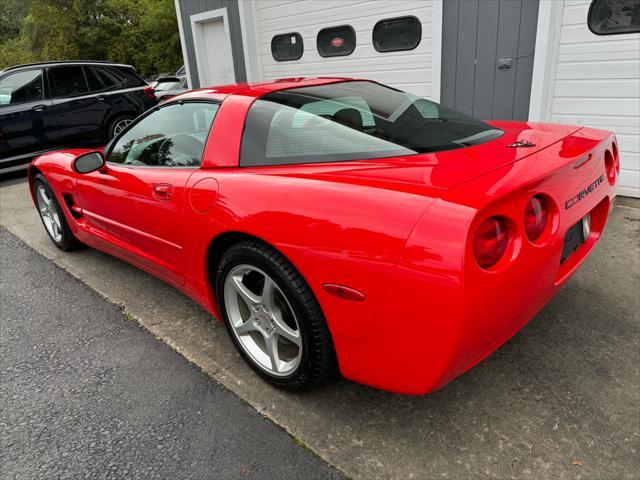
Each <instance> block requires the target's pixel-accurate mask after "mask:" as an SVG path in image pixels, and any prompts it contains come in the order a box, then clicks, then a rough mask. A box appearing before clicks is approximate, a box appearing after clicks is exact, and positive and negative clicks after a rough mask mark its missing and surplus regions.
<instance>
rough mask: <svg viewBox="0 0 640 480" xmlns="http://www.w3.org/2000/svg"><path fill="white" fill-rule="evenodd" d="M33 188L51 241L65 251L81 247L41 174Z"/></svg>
mask: <svg viewBox="0 0 640 480" xmlns="http://www.w3.org/2000/svg"><path fill="white" fill-rule="evenodd" d="M33 190H34V192H35V196H36V203H37V205H38V213H39V214H40V220H42V224H43V225H44V229H45V231H46V232H47V235H49V238H50V239H51V241H52V242H53V243H54V244H55V245H56V247H58V248H59V249H60V250H64V251H65V252H68V251H71V250H76V249H77V248H79V247H80V246H81V245H82V244H81V243H80V242H79V241H78V239H77V238H76V237H75V236H74V235H73V232H72V231H71V229H70V228H69V224H68V223H67V219H66V218H65V216H64V213H63V212H62V209H61V208H60V204H59V203H58V200H57V199H56V196H55V195H54V193H53V190H52V189H51V186H50V185H49V183H48V182H47V181H46V180H45V178H44V177H43V176H42V175H41V174H37V175H36V176H35V178H34V180H33Z"/></svg>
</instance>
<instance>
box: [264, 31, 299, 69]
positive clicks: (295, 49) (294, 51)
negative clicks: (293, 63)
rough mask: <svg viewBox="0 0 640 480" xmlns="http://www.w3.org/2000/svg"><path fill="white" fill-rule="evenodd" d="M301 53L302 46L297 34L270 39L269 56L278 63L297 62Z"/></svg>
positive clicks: (286, 34)
mask: <svg viewBox="0 0 640 480" xmlns="http://www.w3.org/2000/svg"><path fill="white" fill-rule="evenodd" d="M303 51H304V46H303V44H302V37H301V36H300V34H299V33H285V34H283V35H276V36H275V37H273V38H272V39H271V55H273V58H274V60H277V61H278V62H284V61H285V60H298V59H299V58H300V57H302V53H303Z"/></svg>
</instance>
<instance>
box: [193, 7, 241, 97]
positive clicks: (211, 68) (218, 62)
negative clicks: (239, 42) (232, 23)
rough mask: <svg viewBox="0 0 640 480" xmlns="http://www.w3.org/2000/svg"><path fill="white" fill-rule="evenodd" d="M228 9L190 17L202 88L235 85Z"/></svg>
mask: <svg viewBox="0 0 640 480" xmlns="http://www.w3.org/2000/svg"><path fill="white" fill-rule="evenodd" d="M226 13H227V12H226V9H219V10H214V11H212V12H205V13H201V14H198V15H193V16H192V17H191V23H192V27H193V39H194V46H195V50H196V60H197V62H198V77H199V80H200V87H210V86H214V85H223V84H226V83H233V82H235V75H234V71H233V56H232V53H231V43H230V40H231V39H230V35H229V24H228V23H227V15H226Z"/></svg>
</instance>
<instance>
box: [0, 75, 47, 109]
mask: <svg viewBox="0 0 640 480" xmlns="http://www.w3.org/2000/svg"><path fill="white" fill-rule="evenodd" d="M43 98H44V88H43V84H42V70H40V69H38V70H27V71H24V72H16V73H10V74H9V75H7V76H6V77H4V78H3V79H2V80H0V106H5V105H13V104H16V103H26V102H36V101H38V100H42V99H43Z"/></svg>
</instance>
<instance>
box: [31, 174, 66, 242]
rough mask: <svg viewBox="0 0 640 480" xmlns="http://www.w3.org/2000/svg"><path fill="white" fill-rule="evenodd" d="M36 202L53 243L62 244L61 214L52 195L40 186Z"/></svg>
mask: <svg viewBox="0 0 640 480" xmlns="http://www.w3.org/2000/svg"><path fill="white" fill-rule="evenodd" d="M36 201H37V202H38V211H39V212H40V216H41V217H42V221H43V223H44V226H45V228H46V229H47V232H48V233H49V235H50V236H51V238H53V241H54V242H56V243H60V242H61V241H62V231H63V230H62V222H61V221H60V216H59V213H58V211H57V209H56V206H55V204H54V203H53V198H52V196H51V193H50V192H49V191H48V190H47V189H46V188H45V187H44V185H38V188H37V190H36Z"/></svg>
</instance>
